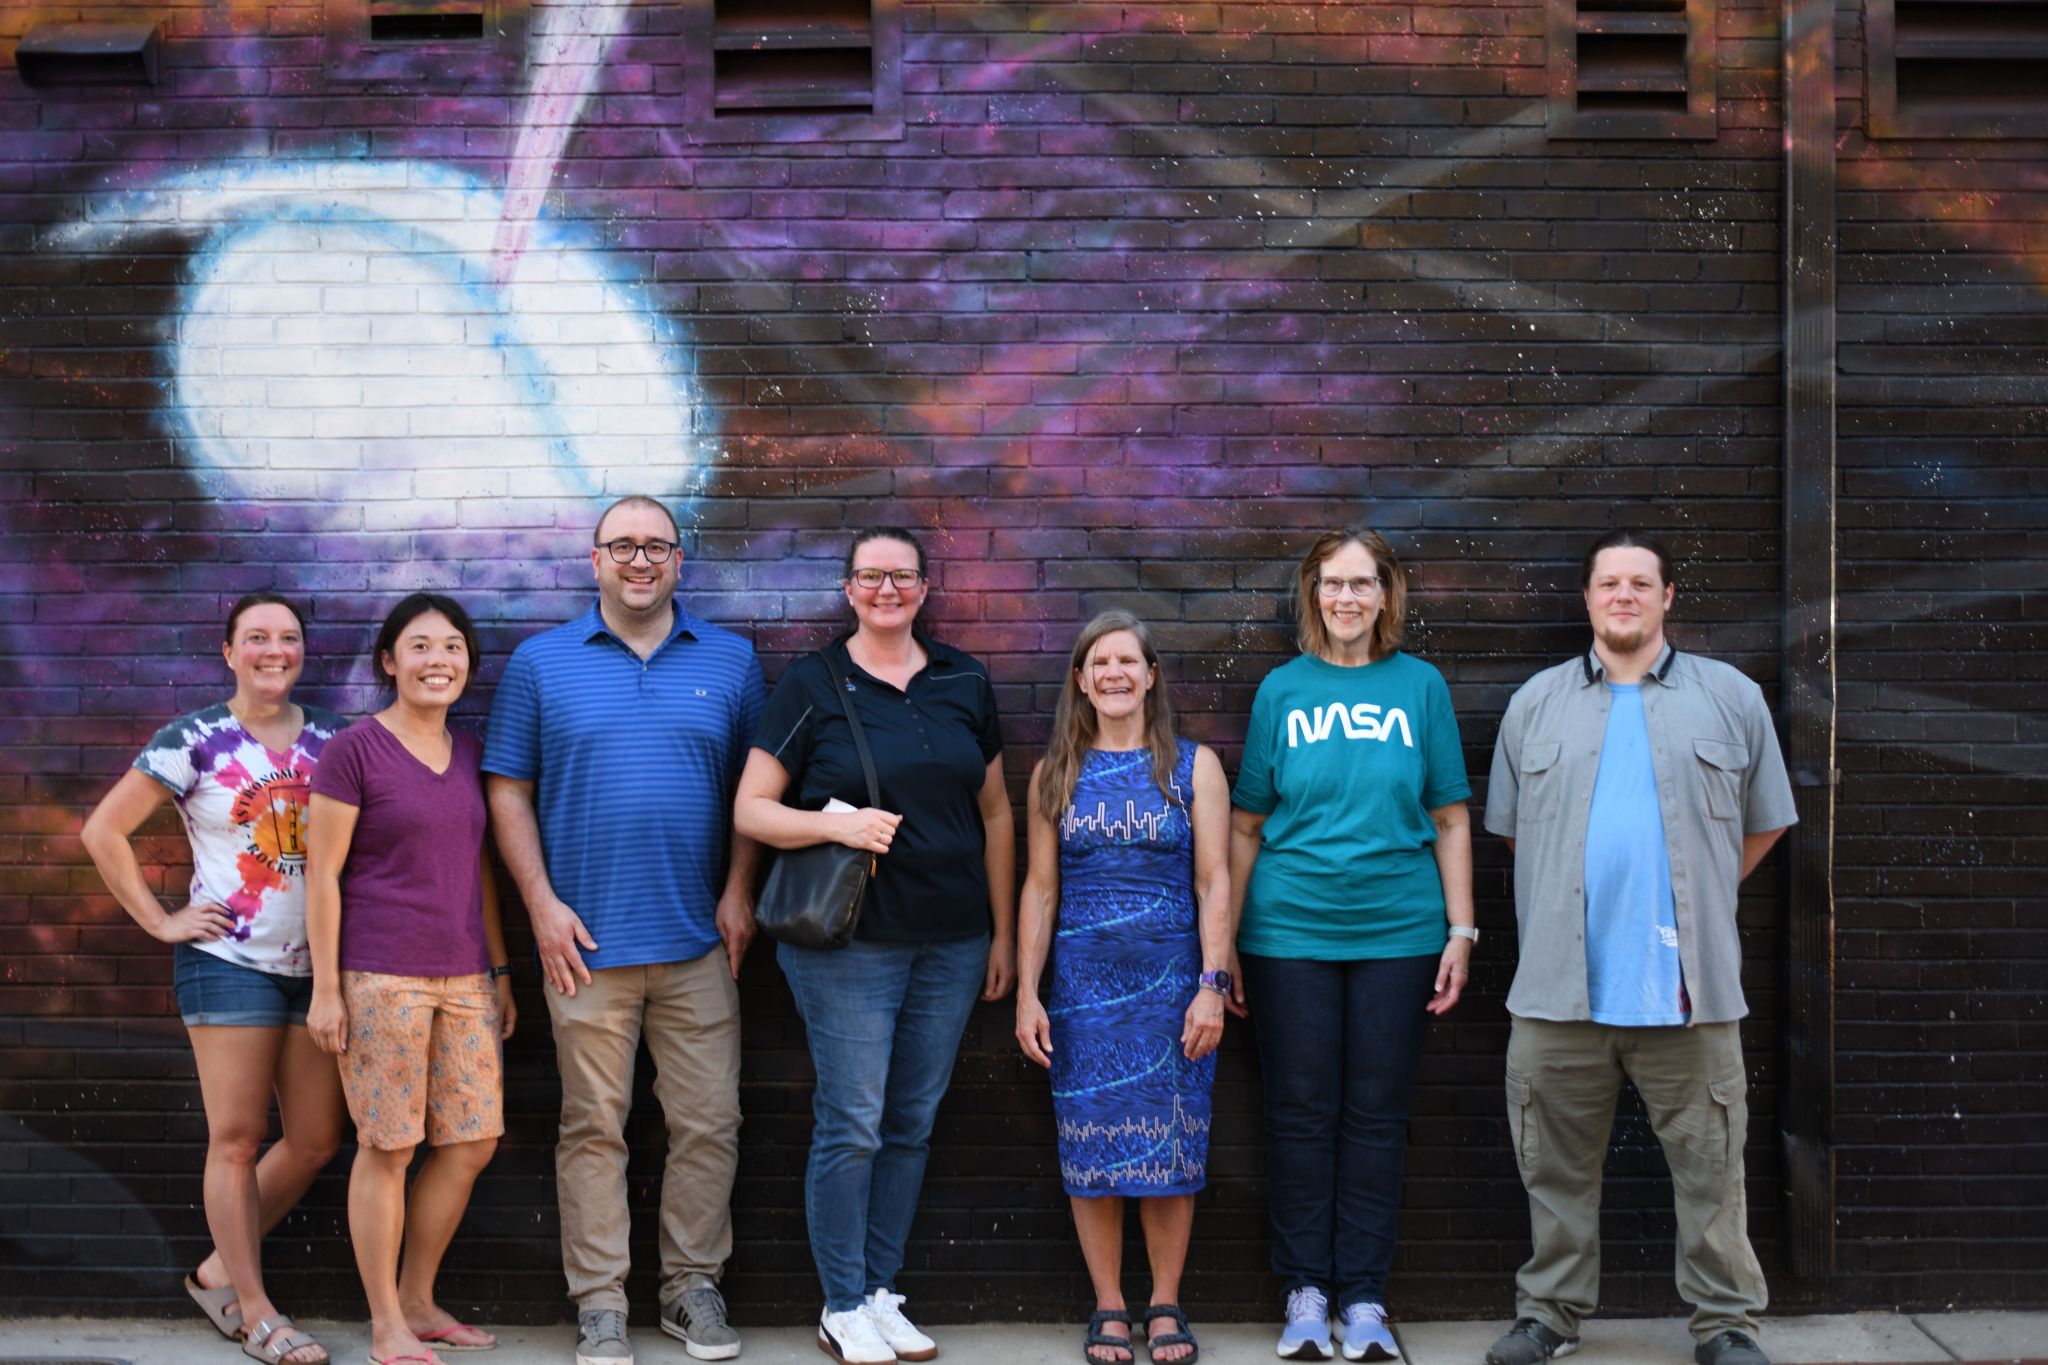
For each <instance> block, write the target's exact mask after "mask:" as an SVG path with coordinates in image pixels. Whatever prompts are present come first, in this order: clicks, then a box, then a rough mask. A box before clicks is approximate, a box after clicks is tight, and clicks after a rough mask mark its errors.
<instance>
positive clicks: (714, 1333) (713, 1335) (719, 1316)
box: [661, 1276, 740, 1360]
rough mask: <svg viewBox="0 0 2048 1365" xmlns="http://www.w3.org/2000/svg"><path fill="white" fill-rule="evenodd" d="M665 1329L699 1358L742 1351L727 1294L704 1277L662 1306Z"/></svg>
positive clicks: (721, 1357)
mask: <svg viewBox="0 0 2048 1365" xmlns="http://www.w3.org/2000/svg"><path fill="white" fill-rule="evenodd" d="M661 1330H662V1331H664V1332H666V1333H668V1334H669V1335H670V1336H672V1337H674V1338H676V1339H677V1340H678V1341H680V1342H682V1343H683V1349H684V1350H685V1351H688V1352H689V1353H690V1354H691V1355H692V1356H695V1357H696V1358H697V1359H698V1360H731V1359H732V1358H733V1357H734V1356H736V1355H738V1354H739V1353H740V1334H739V1333H738V1332H735V1331H733V1330H732V1324H731V1323H728V1322H727V1321H726V1320H725V1299H724V1297H723V1296H722V1295H720V1294H719V1292H718V1286H717V1285H715V1284H713V1283H712V1282H711V1281H710V1280H709V1279H707V1278H704V1277H701V1276H700V1277H699V1278H697V1279H694V1280H692V1281H691V1282H690V1287H689V1288H688V1289H685V1290H684V1291H683V1292H682V1293H680V1294H678V1295H676V1297H675V1299H674V1300H673V1301H672V1302H669V1303H665V1304H663V1305H662V1306H661Z"/></svg>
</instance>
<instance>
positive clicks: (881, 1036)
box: [775, 934, 989, 1313]
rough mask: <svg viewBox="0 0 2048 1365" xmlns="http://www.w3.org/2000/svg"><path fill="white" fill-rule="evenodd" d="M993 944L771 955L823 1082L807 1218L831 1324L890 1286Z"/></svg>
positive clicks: (814, 1101)
mask: <svg viewBox="0 0 2048 1365" xmlns="http://www.w3.org/2000/svg"><path fill="white" fill-rule="evenodd" d="M988 942H989V941H988V935H986V934H983V935H982V936H981V937H979V938H970V939H962V940H959V941H957V942H952V943H867V942H863V941H861V940H858V939H856V940H855V941H854V942H853V943H851V944H849V945H848V946H847V947H845V948H842V949H840V950H839V951H837V952H815V951H812V950H810V949H807V948H793V947H791V946H790V945H789V944H787V943H783V944H778V945H777V946H776V949H775V957H776V960H777V961H778V962H780V963H781V964H782V974H783V975H784V976H785V977H787V978H788V979H789V989H790V993H791V994H792V995H794V996H795V997H796V1008H797V1013H799V1014H800V1015H802V1016H803V1021H804V1033H805V1035H806V1037H807V1038H808V1039H809V1041H810V1045H811V1064H812V1066H813V1067H814V1068H815V1069H816V1071H817V1073H818V1085H817V1089H816V1090H815V1091H813V1092H812V1095H811V1113H812V1114H813V1115H814V1116H815V1117H816V1119H817V1125H816V1127H815V1128H814V1129H813V1130H812V1132H811V1159H810V1162H809V1164H808V1165H807V1166H805V1168H804V1216H805V1218H806V1220H807V1221H808V1222H809V1224H810V1232H811V1256H812V1258H813V1259H815V1260H816V1261H817V1263H818V1279H819V1281H820V1282H821V1283H822V1284H823V1285H824V1287H825V1306H826V1307H827V1308H829V1309H831V1310H832V1311H833V1312H835V1313H843V1312H846V1311H847V1310H848V1309H852V1308H858V1307H860V1301H861V1300H862V1299H863V1298H866V1297H867V1296H868V1295H869V1294H870V1293H872V1292H874V1291H875V1290H877V1289H894V1288H895V1287H896V1276H897V1273H898V1272H899V1271H901V1270H902V1269H903V1248H904V1244H905V1243H906V1242H908V1241H909V1240H910V1220H911V1217H912V1216H913V1215H914V1214H915V1213H916V1212H917V1195H918V1191H919V1190H920V1189H921V1188H922V1187H923V1185H924V1163H925V1157H926V1156H927V1155H928V1154H929V1153H930V1150H931V1136H932V1120H933V1119H934V1118H935V1117H936V1116H937V1114H938V1110H939V1100H940V1099H941V1098H943V1097H944V1095H945V1093H946V1082H947V1081H948V1080H950V1079H951V1078H952V1075H953V1059H954V1057H955V1056H957V1055H958V1054H959V1051H960V1035H961V1033H962V1032H963V1031H965V1029H966V1027H967V1016H968V1014H969V1012H970V1011H972V1010H973V1008H974V1001H975V999H976V997H978V996H979V995H980V994H981V985H982V979H983V976H984V974H985V973H986V972H987V970H988Z"/></svg>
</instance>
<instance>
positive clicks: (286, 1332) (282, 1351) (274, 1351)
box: [242, 1313, 333, 1365]
mask: <svg viewBox="0 0 2048 1365" xmlns="http://www.w3.org/2000/svg"><path fill="white" fill-rule="evenodd" d="M279 1337H285V1338H287V1340H286V1341H285V1342H284V1344H283V1345H279V1344H278V1338H279ZM308 1346H311V1347H314V1348H316V1349H317V1350H318V1351H319V1352H320V1358H319V1359H318V1360H297V1361H292V1362H290V1365H329V1362H330V1361H331V1360H332V1359H333V1357H332V1356H330V1355H329V1354H328V1353H327V1348H326V1347H325V1346H322V1345H320V1343H319V1342H317V1341H315V1340H314V1339H313V1338H312V1336H311V1335H310V1334H309V1333H306V1332H302V1331H300V1330H299V1329H298V1328H296V1327H294V1326H292V1320H291V1319H290V1318H288V1317H286V1316H285V1315H284V1314H282V1313H279V1314H278V1315H277V1316H276V1317H274V1318H268V1319H265V1320H264V1321H262V1322H259V1323H257V1324H256V1325H255V1326H254V1327H251V1328H249V1329H248V1330H247V1331H246V1332H244V1333H242V1354H243V1355H245V1356H247V1357H249V1359H251V1360H260V1361H262V1362H263V1365H286V1362H285V1357H286V1356H288V1355H290V1354H291V1353H292V1352H294V1351H303V1350H305V1349H306V1348H307V1347H308Z"/></svg>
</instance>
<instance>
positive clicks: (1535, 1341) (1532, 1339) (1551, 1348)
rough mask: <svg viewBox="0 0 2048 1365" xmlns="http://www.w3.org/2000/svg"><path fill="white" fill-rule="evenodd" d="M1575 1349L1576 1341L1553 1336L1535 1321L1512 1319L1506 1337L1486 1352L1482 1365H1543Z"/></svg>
mask: <svg viewBox="0 0 2048 1365" xmlns="http://www.w3.org/2000/svg"><path fill="white" fill-rule="evenodd" d="M1578 1349H1579V1339H1578V1338H1577V1337H1568V1336H1565V1335H1563V1334H1562V1333H1559V1332H1553V1331H1551V1330H1550V1328H1548V1327H1546V1326H1544V1325H1543V1324H1542V1323H1540V1322H1538V1321H1537V1320H1536V1319H1535V1318H1516V1319H1515V1325H1514V1326H1513V1327H1510V1328H1508V1331H1507V1335H1506V1336H1504V1337H1502V1338H1501V1339H1500V1340H1499V1341H1496V1342H1494V1343H1493V1346H1492V1348H1491V1349H1489V1350H1488V1351H1487V1353H1486V1365H1543V1362H1544V1361H1546V1360H1555V1359H1556V1358H1557V1357H1559V1356H1568V1355H1570V1354H1571V1353H1572V1352H1573V1351H1576V1350H1578Z"/></svg>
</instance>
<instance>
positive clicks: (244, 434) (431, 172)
mask: <svg viewBox="0 0 2048 1365" xmlns="http://www.w3.org/2000/svg"><path fill="white" fill-rule="evenodd" d="M503 215H504V204H503V200H502V198H501V196H499V195H498V194H496V193H495V192H493V191H492V190H490V189H488V188H486V187H484V186H482V185H480V184H477V183H476V182H474V181H471V180H469V179H467V178H465V177H463V176H461V175H458V174H457V173H455V172H453V171H451V170H449V169H447V168H445V167H440V166H435V165H432V164H430V163H424V162H381V163H379V162H373V163H361V162H305V163H281V164H258V165H254V166H247V167H237V168H233V169H226V170H206V171H196V172H191V173H188V174H185V175H181V176H178V177H175V178H173V179H171V180H168V181H166V182H165V183H163V184H161V185H159V186H158V187H156V188H155V189H152V190H148V191H144V192H140V193H136V194H131V195H125V196H120V197H118V198H114V199H109V200H101V201H98V202H97V203H96V204H95V205H94V206H93V208H92V209H91V219H90V221H88V222H86V223H83V224H78V225H74V226H73V227H72V228H71V229H69V230H68V231H67V232H66V233H64V234H61V235H60V236H59V237H58V238H57V239H56V241H55V242H54V243H53V245H55V246H57V247H58V248H59V249H65V248H69V249H74V250H75V249H88V250H97V249H103V248H104V246H105V245H106V244H107V242H108V241H109V240H110V239H112V240H119V239H120V238H122V237H125V236H127V235H128V234H129V233H131V232H133V231H136V230H139V229H142V228H144V227H155V228H161V227H162V226H165V225H166V224H167V223H176V224H180V225H183V226H185V227H187V228H191V229H197V230H199V231H201V232H203V233H204V247H203V249H202V250H201V251H200V252H199V253H198V254H197V255H196V256H195V258H194V260H193V264H192V269H191V283H190V284H189V285H188V286H187V287H186V289H185V290H184V291H183V294H182V296H181V298H180V299H179V302H178V309H177V317H176V338H175V341H174V343H173V352H174V357H173V365H172V373H173V376H174V378H173V379H172V381H171V384H170V399H171V402H170V405H169V406H170V412H171V417H172V420H173V424H174V427H175V428H176V430H177V432H178V434H179V435H180V436H181V437H182V438H183V442H184V444H185V445H186V446H187V448H188V450H189V452H190V453H191V455H192V456H194V457H196V458H195V463H197V464H198V465H200V466H201V467H202V468H204V469H205V470H207V471H210V473H211V477H210V479H209V482H211V483H212V484H213V486H214V487H215V488H216V489H217V491H218V492H219V493H220V494H221V495H224V496H227V497H229V498H231V499H235V500H241V499H249V500H274V499H275V500H291V501H301V500H303V501H306V502H309V503H313V504H315V505H317V506H325V507H329V508H331V509H333V513H334V514H333V516H332V518H331V519H332V520H333V521H334V522H335V524H337V525H341V524H355V525H387V524H388V525H401V524H404V522H405V518H406V517H407V516H408V515H409V513H408V512H407V511H406V508H405V505H404V504H405V503H408V502H410V503H415V504H416V503H417V502H418V501H422V500H435V499H446V500H450V501H451V502H452V501H453V500H456V499H462V500H466V501H465V503H464V505H465V507H468V506H483V505H488V506H490V507H491V509H492V510H491V512H490V513H489V515H490V516H491V517H492V518H493V521H492V523H491V524H496V525H519V524H531V525H548V524H552V523H553V521H554V520H555V511H556V507H555V504H556V503H557V502H558V501H560V500H563V499H572V500H575V501H576V502H578V503H585V502H587V501H589V500H590V499H593V498H597V497H603V496H614V495H616V494H618V493H619V492H622V491H652V492H655V493H657V494H669V495H673V494H678V493H684V492H687V491H690V490H691V489H692V481H693V474H694V470H695V467H696V460H695V457H694V451H693V449H692V442H691V434H692V426H693V422H692V416H691V413H692V402H691V395H690V394H689V392H688V390H687V387H686V385H685V383H684V382H683V380H682V379H681V377H680V376H681V371H682V368H683V367H682V366H681V365H680V364H679V363H678V360H679V357H678V356H677V355H676V353H675V352H676V348H675V346H674V345H673V343H672V341H671V339H670V337H669V330H670V329H669V324H668V323H667V322H666V321H665V320H664V319H663V318H662V317H661V316H660V315H659V313H657V312H656V311H655V309H654V308H653V307H651V306H650V305H648V304H646V303H644V302H642V301H640V300H638V299H637V298H636V297H635V296H634V293H633V292H632V291H631V290H629V289H628V288H627V287H626V286H625V285H624V284H623V283H621V282H620V281H618V280H616V279H614V278H613V277H612V276H611V274H610V273H609V272H608V271H607V270H606V269H605V267H604V265H603V263H602V261H601V259H600V258H599V257H598V256H597V255H596V254H595V253H593V252H590V251H587V250H583V249H581V248H580V247H579V246H577V245H574V244H572V243H571V242H570V241H569V240H568V239H567V238H566V236H565V234H564V233H563V232H561V231H560V230H558V229H553V228H550V229H548V230H546V231H545V232H544V233H541V234H539V236H538V238H537V239H536V240H531V241H530V242H529V244H528V247H527V249H526V250H524V251H522V252H520V253H519V254H518V255H517V256H516V257H515V258H513V259H512V260H511V262H510V269H509V271H508V272H507V273H506V275H505V276H504V277H503V278H502V279H500V278H497V277H496V272H495V270H494V269H493V265H494V262H493V258H492V252H491V248H492V243H493V240H494V236H495V233H496V231H497V229H498V226H499V224H500V222H501V220H502V218H503ZM522 504H525V506H524V507H522ZM344 509H347V510H346V511H344ZM579 515H580V514H579Z"/></svg>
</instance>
